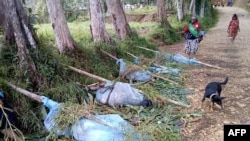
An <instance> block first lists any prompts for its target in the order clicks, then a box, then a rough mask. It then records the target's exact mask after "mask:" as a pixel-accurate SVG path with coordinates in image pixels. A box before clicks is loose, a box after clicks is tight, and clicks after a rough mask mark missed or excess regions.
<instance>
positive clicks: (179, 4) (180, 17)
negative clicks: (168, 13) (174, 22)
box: [176, 0, 184, 21]
mask: <svg viewBox="0 0 250 141" xmlns="http://www.w3.org/2000/svg"><path fill="white" fill-rule="evenodd" d="M176 5H177V16H178V20H179V21H182V20H183V17H184V16H183V0H177V2H176Z"/></svg>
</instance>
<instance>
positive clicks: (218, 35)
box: [160, 7, 250, 141]
mask: <svg viewBox="0 0 250 141" xmlns="http://www.w3.org/2000/svg"><path fill="white" fill-rule="evenodd" d="M217 9H219V12H220V18H219V22H218V24H217V25H216V26H215V27H214V28H212V29H210V30H209V32H208V33H207V34H206V37H205V38H204V40H203V41H202V42H201V46H200V50H199V51H198V54H197V56H196V59H197V60H200V61H202V62H205V63H209V64H213V65H216V66H220V67H222V68H225V69H224V70H218V69H213V68H207V67H192V68H191V70H189V71H188V72H187V74H188V75H189V76H188V78H187V80H186V83H185V84H186V87H187V88H191V89H195V91H196V93H195V94H193V95H190V96H189V98H190V103H191V106H192V107H191V108H189V109H188V111H200V110H201V109H200V103H201V99H202V96H203V93H204V88H205V86H206V84H207V83H208V82H211V81H223V80H224V79H225V77H226V76H228V77H229V81H228V84H227V85H226V87H225V89H224V90H223V91H222V96H225V97H226V99H225V100H224V107H225V109H224V112H222V111H221V110H220V109H218V108H216V107H215V111H214V112H209V110H208V108H204V111H205V114H204V115H203V116H202V118H201V119H200V120H198V121H195V122H191V123H189V124H187V126H186V127H184V128H183V130H182V132H181V135H182V140H183V141H223V125H224V124H239V123H242V122H246V121H250V93H249V90H250V87H249V86H250V80H249V76H250V71H249V67H250V62H249V60H250V59H249V58H250V25H249V23H250V15H249V14H248V13H247V12H246V11H244V10H243V9H240V8H237V7H218V8H217ZM233 13H237V14H238V16H239V20H240V28H241V31H240V32H239V34H238V36H237V38H236V40H235V43H234V45H232V46H231V45H230V42H229V39H228V38H227V32H226V31H227V26H228V24H229V21H230V19H231V17H232V15H233ZM183 46H184V43H180V44H177V45H174V46H171V47H169V46H167V47H161V48H160V49H161V50H163V51H166V52H171V53H183ZM206 101H207V102H209V100H206Z"/></svg>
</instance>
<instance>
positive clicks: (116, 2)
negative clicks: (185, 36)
mask: <svg viewBox="0 0 250 141" xmlns="http://www.w3.org/2000/svg"><path fill="white" fill-rule="evenodd" d="M197 1H200V2H203V3H204V2H205V1H206V0H197ZM102 2H104V1H101V0H89V15H90V20H91V25H90V29H91V35H92V38H93V41H94V42H106V43H110V44H114V43H115V42H114V39H112V38H111V37H110V35H109V33H108V32H107V30H106V26H105V21H104V16H103V15H104V13H103V8H102ZM105 2H106V5H107V8H108V12H109V14H110V16H111V18H112V22H113V25H114V29H115V33H116V37H117V38H118V39H119V40H125V39H126V38H128V37H130V36H131V28H130V26H129V23H128V22H127V19H126V15H125V12H124V10H123V5H122V3H121V1H120V0H106V1H105ZM188 2H190V3H189V5H190V9H192V11H193V14H195V13H194V11H195V4H194V3H196V2H195V0H191V1H189V0H177V9H178V17H179V19H180V20H182V18H183V15H184V14H183V11H185V10H183V7H184V6H182V5H183V3H186V5H187V4H188ZM46 4H47V9H48V13H49V17H50V22H51V25H52V28H53V30H54V34H55V37H56V44H57V49H58V51H59V53H60V54H64V53H65V52H66V51H71V52H77V45H76V43H75V41H74V39H73V38H72V36H71V33H70V30H69V28H68V25H67V22H66V19H65V15H64V11H63V6H62V3H61V0H46ZM165 5H166V4H165V1H164V0H157V16H158V20H159V21H160V22H161V23H162V24H163V25H165V26H167V27H168V28H170V24H169V23H168V20H167V13H166V9H165ZM0 9H2V10H1V12H0V17H1V20H0V26H1V28H2V29H3V33H4V41H5V43H7V44H10V45H13V44H14V45H16V46H17V47H18V56H19V65H20V68H21V70H23V71H22V72H27V76H28V78H29V80H30V82H31V83H32V84H33V86H37V85H39V84H40V83H41V81H42V79H41V77H40V76H39V73H38V72H37V71H36V66H35V63H34V61H33V57H37V59H39V58H38V57H39V52H38V47H37V46H38V39H37V36H36V34H35V32H34V29H33V28H32V26H31V24H30V21H29V17H28V16H27V11H26V10H25V9H24V7H23V3H22V1H21V0H1V1H0ZM201 9H202V8H201ZM203 9H204V8H203ZM179 15H180V16H179ZM31 53H32V54H35V55H34V56H31V55H30V54H31Z"/></svg>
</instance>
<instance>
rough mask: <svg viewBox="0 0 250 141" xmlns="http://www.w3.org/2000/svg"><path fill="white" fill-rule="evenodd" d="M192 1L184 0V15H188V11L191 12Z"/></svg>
mask: <svg viewBox="0 0 250 141" xmlns="http://www.w3.org/2000/svg"><path fill="white" fill-rule="evenodd" d="M190 3H191V2H190V0H184V4H183V5H184V6H183V7H184V8H183V9H184V12H183V13H184V14H183V15H184V16H186V15H188V13H189V7H190Z"/></svg>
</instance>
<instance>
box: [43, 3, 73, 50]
mask: <svg viewBox="0 0 250 141" xmlns="http://www.w3.org/2000/svg"><path fill="white" fill-rule="evenodd" d="M46 4H47V8H48V12H49V17H50V21H51V24H52V28H53V30H54V33H55V36H56V44H57V48H58V50H59V52H60V54H63V53H65V51H66V49H69V50H70V51H75V50H76V43H75V41H74V40H73V38H72V36H71V34H70V31H69V27H68V25H67V21H66V19H65V15H64V12H63V8H62V3H61V1H60V0H46Z"/></svg>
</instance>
